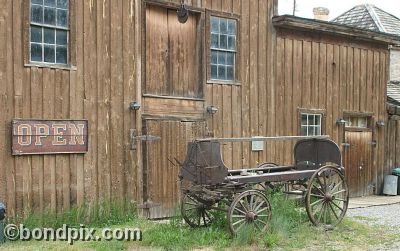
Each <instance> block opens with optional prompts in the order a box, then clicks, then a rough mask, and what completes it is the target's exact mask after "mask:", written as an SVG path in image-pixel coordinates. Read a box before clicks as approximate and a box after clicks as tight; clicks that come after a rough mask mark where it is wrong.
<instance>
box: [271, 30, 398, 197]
mask: <svg viewBox="0 0 400 251" xmlns="http://www.w3.org/2000/svg"><path fill="white" fill-rule="evenodd" d="M388 57H389V54H388V50H387V45H384V44H382V45H379V44H375V43H372V42H371V43H364V42H360V41H358V42H357V43H355V42H354V41H351V40H349V39H346V38H340V37H339V36H329V35H321V34H310V33H308V35H307V33H300V32H296V31H293V30H285V29H280V30H278V31H277V38H276V85H275V86H276V88H277V90H276V92H275V97H276V98H277V100H276V103H275V106H276V107H278V109H280V110H279V112H278V113H276V115H275V116H274V115H273V114H268V115H267V117H270V118H271V117H272V118H274V119H275V120H276V123H277V124H279V125H282V126H281V127H280V128H279V130H280V131H279V133H281V134H292V133H295V132H296V128H297V127H296V126H298V123H299V122H298V121H296V119H295V118H294V115H295V114H296V113H298V108H305V109H322V110H323V111H324V115H325V116H324V117H325V118H324V126H323V127H324V128H325V130H323V134H327V135H330V136H331V138H332V139H333V140H334V141H335V142H336V143H338V144H339V146H341V143H344V142H345V138H344V135H345V134H344V126H343V125H337V124H336V120H337V119H338V118H343V117H344V114H345V113H348V112H355V113H365V114H373V115H372V123H373V124H372V139H373V140H376V147H373V148H372V149H373V150H372V165H371V169H372V172H371V174H369V175H370V176H368V178H370V179H371V181H372V184H369V185H374V186H376V187H375V189H376V191H375V192H376V193H381V189H382V187H381V185H382V183H383V176H384V175H385V174H387V173H388V172H389V171H390V170H389V169H388V167H387V165H385V159H384V156H385V128H382V127H378V126H376V125H375V122H376V121H378V120H381V121H387V112H386V104H385V101H386V83H387V80H388V70H389V67H388ZM279 114H281V115H279ZM277 132H278V131H277ZM286 149H290V148H286ZM341 149H342V153H343V155H345V152H346V150H345V148H343V147H341ZM281 150H282V151H285V150H284V149H281ZM286 151H288V150H286ZM345 168H346V167H345Z"/></svg>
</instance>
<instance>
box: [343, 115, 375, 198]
mask: <svg viewBox="0 0 400 251" xmlns="http://www.w3.org/2000/svg"><path fill="white" fill-rule="evenodd" d="M346 117H367V118H368V119H369V121H368V124H367V128H357V127H346V126H345V125H343V128H342V139H343V143H347V139H346V132H371V142H368V144H371V150H370V158H369V160H370V169H371V179H374V177H375V176H376V175H375V172H376V170H375V165H374V161H375V154H376V151H374V148H375V147H376V146H374V145H372V143H373V142H374V141H375V137H376V132H375V116H374V113H373V112H358V111H344V112H343V118H344V119H345V118H346ZM342 146H343V148H342V155H343V164H344V167H345V168H346V165H345V164H346V163H344V162H345V160H346V159H347V156H346V155H347V154H348V153H347V151H348V148H346V146H345V145H342ZM375 186H376V184H375ZM374 192H375V190H374Z"/></svg>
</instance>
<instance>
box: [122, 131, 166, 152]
mask: <svg viewBox="0 0 400 251" xmlns="http://www.w3.org/2000/svg"><path fill="white" fill-rule="evenodd" d="M129 132H130V139H131V150H136V149H137V144H138V143H137V142H138V141H155V140H160V139H161V137H159V136H153V135H138V132H137V130H136V129H130V130H129Z"/></svg>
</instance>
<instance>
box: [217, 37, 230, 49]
mask: <svg viewBox="0 0 400 251" xmlns="http://www.w3.org/2000/svg"><path fill="white" fill-rule="evenodd" d="M227 43H228V41H227V35H219V48H220V49H226V48H227V47H228V46H227Z"/></svg>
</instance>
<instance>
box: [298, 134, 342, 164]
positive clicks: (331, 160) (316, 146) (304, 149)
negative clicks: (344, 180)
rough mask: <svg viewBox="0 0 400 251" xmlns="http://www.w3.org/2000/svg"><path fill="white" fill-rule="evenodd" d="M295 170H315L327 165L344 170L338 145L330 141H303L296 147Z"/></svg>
mask: <svg viewBox="0 0 400 251" xmlns="http://www.w3.org/2000/svg"><path fill="white" fill-rule="evenodd" d="M293 154H294V160H295V169H297V170H310V169H311V170H314V169H318V168H320V167H321V166H324V165H327V164H333V165H336V166H337V167H338V168H340V169H341V170H343V167H342V155H341V153H340V149H339V147H338V145H337V144H336V143H335V142H334V141H332V140H330V139H318V138H311V139H302V140H299V141H297V143H296V145H295V146H294V152H293Z"/></svg>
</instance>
